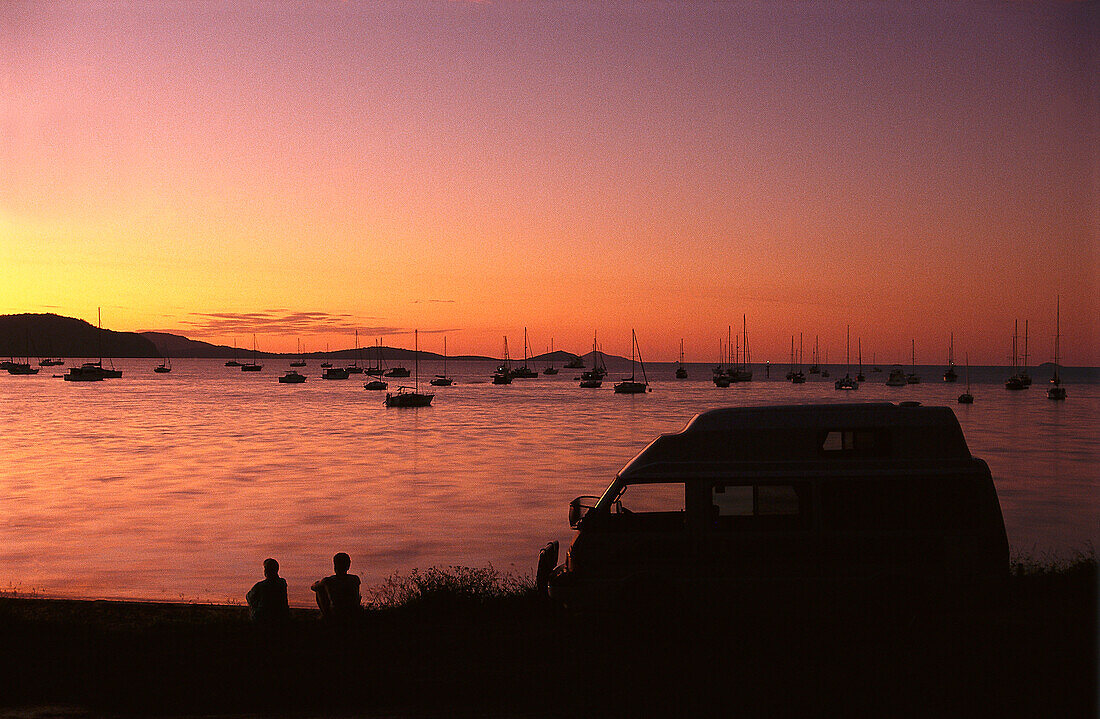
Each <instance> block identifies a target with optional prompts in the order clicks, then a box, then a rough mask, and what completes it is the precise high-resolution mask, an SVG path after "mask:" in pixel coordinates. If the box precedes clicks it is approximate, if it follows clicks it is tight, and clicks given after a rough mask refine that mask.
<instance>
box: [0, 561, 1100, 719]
mask: <svg viewBox="0 0 1100 719" xmlns="http://www.w3.org/2000/svg"><path fill="white" fill-rule="evenodd" d="M425 586H427V585H425ZM421 589H422V590H424V591H421V592H419V593H416V592H413V593H409V592H405V593H404V594H403V595H402V596H399V597H397V598H396V600H395V598H394V595H393V593H391V595H390V597H389V600H388V603H389V604H391V605H392V606H388V607H385V608H379V609H372V610H369V611H367V612H365V613H364V618H363V621H362V622H361V623H360V624H359V625H357V626H354V627H343V628H335V627H329V626H326V625H324V624H323V623H322V622H320V620H319V619H318V618H317V615H316V613H315V612H311V611H305V610H297V611H296V612H295V614H294V616H293V618H292V621H291V623H290V624H289V626H286V627H284V628H282V629H280V630H278V631H259V630H257V628H256V627H253V626H251V625H250V624H249V623H248V620H247V612H246V610H245V609H243V608H240V607H224V606H209V605H188V604H184V605H178V604H177V605H172V604H145V603H130V602H91V601H63V600H48V599H36V598H13V597H7V598H0V709H8V710H10V709H12V708H15V709H19V708H23V709H21V711H24V712H25V711H26V707H43V706H59V705H60V706H69V707H80V708H82V709H83V710H86V711H88V712H89V713H91V714H99V713H104V714H116V715H117V714H141V715H146V714H167V715H172V714H176V715H183V714H189V715H202V714H219V715H227V714H228V715H231V714H248V715H255V714H260V715H264V714H285V715H309V716H318V715H330V716H345V715H346V716H390V715H396V716H457V715H475V716H485V715H490V716H497V715H504V716H528V715H529V716H576V717H589V716H632V717H650V716H736V715H741V716H746V715H747V716H891V717H927V716H997V717H1006V716H1012V717H1014V716H1027V717H1042V716H1052V717H1054V716H1056V717H1095V716H1097V703H1096V701H1097V683H1096V682H1097V654H1096V641H1097V639H1096V638H1097V633H1096V631H1097V604H1096V600H1097V571H1096V560H1095V558H1087V559H1083V560H1080V561H1077V562H1074V563H1070V564H1066V565H1063V566H1061V567H1059V568H1031V570H1030V571H1028V572H1026V573H1019V574H1017V575H1016V576H1014V577H1013V578H1012V580H1011V582H1010V586H1009V589H1008V593H1007V598H1006V601H1005V602H1004V603H1003V605H1002V606H1001V607H1000V608H997V609H994V610H990V611H973V610H965V611H963V610H959V611H943V610H937V611H934V612H914V611H913V610H912V609H911V608H906V609H896V610H895V608H894V607H893V606H883V604H882V603H880V602H877V601H875V602H863V603H862V604H863V606H853V605H848V608H847V609H845V610H838V609H837V608H836V607H831V608H822V607H821V606H818V604H817V603H816V602H813V601H810V602H802V603H800V604H796V605H793V606H788V605H780V604H772V605H771V606H769V607H768V608H766V609H761V608H759V607H757V608H756V609H754V610H753V611H752V612H751V613H749V612H747V611H744V610H741V609H738V608H737V607H735V606H731V605H729V604H728V603H724V604H722V605H716V604H710V605H703V606H701V607H696V608H694V610H692V611H690V612H683V611H679V610H673V609H670V608H668V607H649V608H647V609H645V610H644V611H638V612H634V611H629V612H628V611H623V612H621V613H615V614H602V615H581V616H578V615H574V614H569V613H564V612H561V611H558V610H555V609H554V608H553V607H550V606H547V605H545V604H544V603H542V602H541V601H539V600H538V598H537V597H535V596H534V594H533V592H531V591H530V590H529V589H527V588H524V587H517V586H512V587H511V588H510V589H508V590H506V591H500V590H499V587H498V588H497V589H492V588H490V589H488V590H487V589H486V588H485V587H484V586H482V587H478V588H474V589H472V590H469V588H468V587H467V588H463V587H462V586H461V583H459V584H451V585H447V582H443V583H442V584H440V583H438V582H437V583H436V585H435V586H434V588H432V587H428V588H427V589H424V587H421ZM857 604H859V602H857Z"/></svg>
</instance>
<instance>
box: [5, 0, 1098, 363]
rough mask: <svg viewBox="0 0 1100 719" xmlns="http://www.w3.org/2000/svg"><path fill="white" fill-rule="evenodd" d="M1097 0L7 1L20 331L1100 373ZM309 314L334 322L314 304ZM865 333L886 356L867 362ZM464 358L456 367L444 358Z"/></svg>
mask: <svg viewBox="0 0 1100 719" xmlns="http://www.w3.org/2000/svg"><path fill="white" fill-rule="evenodd" d="M1097 12H1098V11H1097V5H1096V4H1095V3H1089V4H1086V3H1055V4H1045V3H1020V2H1012V3H1009V2H1004V3H1001V2H990V3H981V4H972V3H945V4H939V3H936V4H924V5H910V4H905V5H903V6H899V5H893V4H866V3H859V4H855V3H852V4H845V3H836V2H825V3H814V2H806V3H789V4H747V3H746V4H738V3H698V4H693V3H688V2H684V3H662V4H644V3H634V2H624V3H619V4H616V3H598V4H597V3H592V4H584V3H555V4H553V5H552V6H548V5H547V4H542V3H463V2H415V3H413V2H378V3H360V2H350V1H349V2H332V3H308V4H304V5H299V4H297V3H289V2H287V3H278V2H275V3H271V2H264V3H260V2H255V3H235V2H224V3H218V2H164V3H144V2H135V3H127V2H111V3H95V2H85V3H70V4H66V5H62V6H53V5H45V4H31V3H25V4H24V3H18V4H10V3H9V4H4V5H3V6H0V72H2V76H0V82H2V88H3V91H2V93H0V312H4V313H6V312H43V311H53V312H58V313H60V314H64V315H71V316H77V317H82V318H85V319H89V320H92V321H94V318H95V309H96V307H97V306H99V305H102V306H103V308H104V309H103V312H104V324H105V326H107V327H110V328H113V329H122V330H146V329H158V330H166V331H176V332H180V333H183V334H187V335H188V336H191V337H193V338H196V339H205V340H208V341H214V342H230V341H232V339H233V337H234V336H236V337H238V338H239V342H240V344H242V345H247V344H250V342H249V340H248V339H247V337H248V335H250V334H252V333H253V332H255V333H257V334H258V335H259V344H260V346H261V349H266V350H271V351H277V350H283V351H293V349H294V347H295V340H296V338H298V337H301V340H302V343H303V345H305V347H306V349H310V350H316V349H324V345H325V343H326V342H327V343H329V344H330V345H331V346H332V347H333V348H334V349H335V348H336V347H344V346H350V344H351V342H352V340H351V335H352V331H353V329H355V328H359V330H360V335H361V337H362V338H363V340H362V341H363V343H364V344H369V343H370V342H371V341H372V338H373V337H376V336H378V335H381V334H384V335H385V336H386V341H387V343H389V344H405V345H408V344H411V337H409V336H408V334H409V333H410V332H411V329H412V328H414V327H419V328H420V329H421V330H422V331H424V332H425V333H426V334H424V335H422V340H423V342H422V346H423V347H424V348H426V349H432V350H435V351H439V350H440V349H441V345H442V342H441V339H440V338H439V336H438V334H439V333H446V334H447V336H448V344H449V348H450V350H451V352H452V353H458V354H465V353H479V354H499V353H500V351H501V339H500V338H501V336H502V335H505V334H507V335H508V336H509V341H510V348H511V349H512V353H513V355H515V354H516V350H517V348H518V349H519V351H520V352H522V333H523V327H524V326H525V325H526V326H527V327H528V328H529V331H530V334H531V338H532V344H533V345H534V350H535V351H536V352H539V351H543V350H545V349H546V346H547V345H548V344H549V342H550V338H551V336H553V337H554V340H555V345H556V346H557V347H558V348H562V349H569V350H573V351H586V350H587V349H589V348H590V345H591V336H592V333H593V332H594V331H598V333H599V335H600V337H601V340H602V342H603V346H604V349H605V350H606V351H609V352H614V353H617V354H625V355H629V353H630V330H631V328H636V329H637V331H638V336H639V342H640V343H641V347H642V351H643V353H644V356H645V357H646V358H647V359H654V360H659V359H667V360H671V359H674V358H675V357H676V354H677V351H678V344H679V340H680V338H681V337H683V338H684V339H685V343H686V348H687V352H688V359H689V360H699V361H710V360H713V359H715V358H716V355H717V352H718V341H719V339H721V338H724V337H725V334H726V326H727V325H728V324H731V323H732V324H734V325H735V326H736V325H739V324H740V318H741V314H742V313H747V314H748V321H749V340H750V342H751V343H752V347H753V350H754V359H757V360H764V359H771V360H772V361H785V360H786V357H787V354H788V347H789V343H790V337H791V335H792V334H793V333H798V332H803V333H804V335H805V338H806V342H807V347H808V346H809V344H810V343H812V338H813V336H814V335H815V334H816V335H820V336H821V337H822V343H823V346H824V345H825V344H828V346H829V347H830V359H831V360H833V361H842V360H843V344H844V328H845V325H846V324H847V323H851V325H852V335H853V338H855V337H861V338H862V340H863V346H864V356H865V358H867V357H869V355H870V354H871V353H872V352H874V353H875V354H876V356H877V358H878V361H879V362H880V363H886V362H893V361H901V360H902V359H907V358H908V355H909V347H910V340H911V339H915V340H916V345H917V361H918V362H919V363H925V362H927V363H938V362H942V361H943V360H944V359H945V355H946V348H947V343H948V335H949V333H950V332H954V334H955V349H956V354H957V355H958V356H959V357H960V358H961V356H962V354H963V353H965V352H969V354H970V358H971V361H972V362H975V363H1002V364H1003V363H1007V362H1008V361H1009V359H1010V357H1009V353H1010V350H1011V333H1012V323H1013V320H1014V319H1015V318H1020V319H1021V326H1022V320H1023V319H1025V318H1027V319H1029V320H1030V325H1031V345H1032V353H1033V359H1034V361H1036V362H1038V361H1043V360H1046V359H1049V358H1050V355H1051V354H1052V352H1053V349H1052V335H1053V332H1054V303H1055V296H1056V295H1058V294H1061V296H1062V330H1063V333H1064V335H1065V336H1064V338H1063V344H1062V348H1063V358H1064V360H1065V361H1066V363H1067V364H1078V365H1079V364H1093V365H1096V364H1100V343H1098V341H1097V339H1098V331H1097V321H1096V318H1097V317H1098V316H1100V292H1098V277H1100V271H1098V270H1100V268H1098V266H1097V254H1096V253H1097V246H1098V244H1100V243H1098V232H1097V228H1098V227H1100V210H1098V209H1097V208H1100V198H1098V193H1097V177H1098V175H1100V172H1098V169H1100V159H1098V150H1097V147H1100V142H1098V140H1100V130H1098V127H1100V121H1098V110H1097V108H1098V107H1100V95H1098V91H1097V89H1096V87H1097V85H1096V83H1095V77H1097V76H1098V75H1100V63H1098V54H1097V48H1096V40H1095V38H1096V37H1100V33H1098V32H1097V30H1098V29H1100V28H1098V24H1100V23H1098V22H1097ZM302 313H308V314H302ZM853 343H854V342H853ZM437 345H438V346H437Z"/></svg>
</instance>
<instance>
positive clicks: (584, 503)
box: [569, 496, 600, 529]
mask: <svg viewBox="0 0 1100 719" xmlns="http://www.w3.org/2000/svg"><path fill="white" fill-rule="evenodd" d="M599 500H600V498H599V497H591V496H582V497H577V498H576V499H574V500H573V501H572V502H570V503H569V526H570V527H572V528H573V529H576V528H577V525H579V524H580V523H581V520H582V519H584V515H586V514H588V510H590V509H592V508H593V507H595V506H596V502H598V501H599Z"/></svg>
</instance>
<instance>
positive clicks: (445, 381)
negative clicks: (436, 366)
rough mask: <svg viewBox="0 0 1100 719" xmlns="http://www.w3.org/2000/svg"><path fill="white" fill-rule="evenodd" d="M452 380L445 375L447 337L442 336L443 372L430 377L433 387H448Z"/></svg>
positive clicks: (452, 382)
mask: <svg viewBox="0 0 1100 719" xmlns="http://www.w3.org/2000/svg"><path fill="white" fill-rule="evenodd" d="M452 384H454V380H453V379H451V378H450V377H448V376H447V338H446V337H444V338H443V374H437V375H436V376H435V377H433V378H432V381H431V385H432V386H433V387H450V386H451V385H452Z"/></svg>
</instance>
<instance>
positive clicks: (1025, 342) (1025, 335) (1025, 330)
mask: <svg viewBox="0 0 1100 719" xmlns="http://www.w3.org/2000/svg"><path fill="white" fill-rule="evenodd" d="M1024 374H1027V320H1024Z"/></svg>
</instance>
